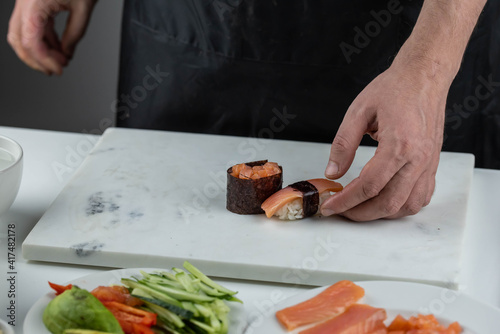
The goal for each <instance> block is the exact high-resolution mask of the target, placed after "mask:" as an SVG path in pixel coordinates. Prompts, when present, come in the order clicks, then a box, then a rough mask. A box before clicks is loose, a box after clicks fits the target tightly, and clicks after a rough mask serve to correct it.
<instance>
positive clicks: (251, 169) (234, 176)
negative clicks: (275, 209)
mask: <svg viewBox="0 0 500 334" xmlns="http://www.w3.org/2000/svg"><path fill="white" fill-rule="evenodd" d="M282 185H283V169H282V167H281V166H279V165H278V164H277V163H276V162H268V161H267V160H261V161H253V162H247V163H243V164H238V165H235V166H233V167H231V168H229V169H228V170H227V195H226V208H227V209H228V210H229V211H231V212H234V213H237V214H242V215H247V214H258V213H264V211H263V210H262V208H261V207H260V206H261V205H262V203H263V202H264V201H265V200H266V199H267V198H268V197H269V196H271V195H272V194H274V193H275V192H277V191H278V190H280V189H281V187H282Z"/></svg>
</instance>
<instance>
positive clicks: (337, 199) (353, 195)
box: [321, 65, 447, 221]
mask: <svg viewBox="0 0 500 334" xmlns="http://www.w3.org/2000/svg"><path fill="white" fill-rule="evenodd" d="M446 95H447V89H446V87H440V85H439V84H438V83H436V82H434V81H432V80H429V79H428V78H425V77H423V76H422V74H421V72H420V68H419V67H418V66H417V68H416V69H409V68H400V67H397V65H394V66H393V67H391V68H390V69H388V70H387V71H386V72H384V73H382V74H381V75H379V76H378V77H377V78H375V80H373V81H372V82H371V83H370V84H369V85H368V86H367V87H366V88H365V89H364V90H363V91H362V92H361V93H360V94H359V95H358V97H357V98H356V99H355V100H354V102H353V103H352V104H351V106H350V107H349V109H348V110H347V113H346V115H345V117H344V120H343V122H342V124H341V126H340V128H339V130H338V132H337V135H336V136H335V139H334V141H333V144H332V148H331V154H330V162H329V165H328V167H327V170H326V173H325V174H326V176H327V177H329V178H335V179H336V178H339V177H341V176H342V175H344V174H345V172H346V171H347V170H348V169H349V167H350V165H351V163H352V161H353V159H354V154H355V152H356V149H357V148H358V146H359V143H360V141H361V138H362V137H363V135H364V134H365V133H369V134H370V135H371V136H372V138H373V139H375V140H377V141H378V142H379V145H378V148H377V150H376V152H375V155H374V156H373V158H372V159H371V160H370V161H369V162H368V163H367V164H366V166H364V168H363V170H362V171H361V173H360V175H359V177H358V178H356V179H355V180H353V181H352V182H351V183H349V184H348V185H347V186H346V187H345V188H344V190H342V191H341V192H339V193H337V194H335V195H334V196H333V197H332V198H330V199H328V200H327V201H325V203H324V204H323V206H322V210H321V212H322V213H323V214H324V215H330V214H332V213H337V214H341V215H343V216H345V217H347V218H349V219H352V220H357V221H365V220H372V219H378V218H397V217H402V216H407V215H410V214H416V213H417V212H419V211H420V209H421V208H422V207H424V206H426V205H427V204H429V202H430V200H431V196H432V193H433V191H434V177H435V175H436V170H437V167H438V162H439V152H440V150H441V145H442V140H443V126H444V109H445V104H446Z"/></svg>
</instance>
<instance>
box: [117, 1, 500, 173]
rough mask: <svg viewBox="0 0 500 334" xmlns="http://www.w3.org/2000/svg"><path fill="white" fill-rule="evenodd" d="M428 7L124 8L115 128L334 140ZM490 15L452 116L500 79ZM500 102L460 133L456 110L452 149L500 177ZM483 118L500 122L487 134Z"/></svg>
mask: <svg viewBox="0 0 500 334" xmlns="http://www.w3.org/2000/svg"><path fill="white" fill-rule="evenodd" d="M421 2H422V1H416V0H414V1H412V0H384V1H380V0H374V1H367V0H351V1H329V0H323V1H319V0H318V1H308V0H303V1H290V0H214V1H205V0H170V1H167V0H148V1H141V0H127V1H125V7H124V14H123V28H122V29H123V30H122V52H121V59H120V82H119V101H120V102H119V104H118V105H117V125H118V126H124V127H134V128H146V129H163V130H172V131H187V132H201V133H213V134H227V135H239V136H253V137H264V138H282V139H293V140H304V141H316V142H331V141H332V140H333V138H334V136H335V132H336V130H337V129H338V127H339V125H340V123H341V121H342V118H343V116H344V113H345V111H346V110H347V108H348V107H349V105H350V103H351V102H352V101H353V100H354V98H355V97H356V96H357V94H358V93H359V92H360V91H361V90H362V89H363V88H364V87H365V86H366V85H367V84H368V83H369V82H370V81H371V80H372V79H374V78H375V77H376V76H377V75H378V74H380V73H381V72H383V71H384V70H385V69H387V68H388V67H389V66H390V64H391V62H392V60H393V58H394V56H395V55H396V53H397V51H398V50H399V48H400V47H401V45H402V44H403V43H404V41H405V40H406V38H407V37H408V36H409V34H410V33H411V29H412V27H413V26H414V24H415V22H416V19H417V17H418V14H419V11H420V8H421ZM487 6H489V7H488V8H489V9H488V8H487V10H486V13H485V14H483V17H482V19H481V21H482V22H481V24H482V25H481V26H480V27H479V29H477V31H476V32H475V33H474V35H475V36H474V40H473V41H472V42H471V47H470V48H469V49H468V51H467V55H466V57H465V60H464V66H463V68H462V70H461V72H460V73H459V76H458V77H457V80H456V81H455V83H454V86H453V88H452V90H451V92H450V99H449V103H448V104H449V105H450V106H453V103H461V104H463V101H464V96H468V95H470V94H471V92H472V93H473V92H474V89H475V86H474V82H476V81H477V80H476V79H477V78H478V77H479V75H482V76H483V77H484V78H485V79H486V80H488V74H489V73H493V70H495V71H496V73H493V74H492V75H493V81H500V79H499V76H498V74H499V73H498V66H495V65H498V62H499V59H498V57H496V58H495V57H493V56H494V55H495V53H494V52H496V55H498V45H499V44H498V40H497V41H496V42H497V43H496V44H495V41H494V37H495V36H496V38H498V37H499V35H500V34H499V32H498V30H499V27H498V22H497V25H496V26H495V29H496V31H495V33H496V34H494V33H493V32H494V31H493V30H494V29H492V24H493V20H498V18H499V17H500V15H498V14H499V13H498V8H497V7H499V6H498V5H497V4H491V3H490V4H488V5H487ZM493 7H495V8H493ZM493 49H495V50H493ZM495 79H499V80H495ZM475 80H476V81H475ZM481 92H482V91H481ZM499 92H500V89H496V90H495V91H494V92H493V93H494V94H493V93H492V94H490V95H491V96H490V97H488V98H487V99H483V100H481V101H479V102H480V106H478V107H477V110H474V111H473V112H471V113H469V114H468V115H465V116H467V117H465V116H462V122H461V124H460V126H458V127H457V126H456V124H457V122H458V121H456V120H455V118H456V115H457V113H458V111H454V110H453V109H451V111H450V112H449V115H450V116H449V117H447V133H446V134H447V138H446V141H445V146H444V148H445V149H447V150H453V151H466V152H473V153H475V154H476V159H477V163H478V165H480V166H486V165H488V166H489V167H497V168H500V156H499V154H493V155H494V156H495V157H491V151H492V150H495V149H498V148H500V143H499V139H498V138H500V136H499V135H497V133H495V132H496V131H497V130H498V129H500V112H499V110H498V108H499V107H500V104H499V103H498V96H499ZM456 101H458V102H456ZM476 114H477V116H476ZM484 114H487V115H488V117H491V118H495V117H496V121H495V123H493V122H491V121H490V123H488V124H487V125H488V128H487V129H486V128H484V126H485V125H483V124H479V123H480V122H481V120H483V119H484ZM450 117H451V118H450ZM476 118H477V119H476ZM451 120H453V123H452V121H451ZM469 120H470V121H469ZM472 120H474V121H473V122H472ZM483 122H484V121H483ZM485 124H486V123H485ZM478 126H479V127H478ZM455 127H456V129H455ZM483 129H484V130H483ZM495 129H497V130H495ZM483 131H485V132H483ZM488 131H489V132H488ZM495 138H496V142H492V140H493V139H495ZM369 141H370V139H367V141H366V142H364V143H365V144H368V143H369ZM464 141H467V142H466V143H464ZM472 142H473V143H474V145H473V144H472ZM497 152H498V151H497Z"/></svg>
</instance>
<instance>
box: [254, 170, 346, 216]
mask: <svg viewBox="0 0 500 334" xmlns="http://www.w3.org/2000/svg"><path fill="white" fill-rule="evenodd" d="M340 190H342V185H341V184H340V183H338V182H335V181H331V180H327V179H312V180H308V181H300V182H296V183H294V184H291V185H289V186H288V187H286V188H283V189H281V190H280V191H278V192H276V193H274V194H272V195H271V196H270V197H268V198H267V199H266V200H265V201H264V203H262V206H261V208H262V210H264V212H265V213H266V216H267V217H268V218H271V217H272V216H278V218H279V219H283V220H295V219H302V218H305V217H310V216H313V215H315V214H316V213H318V210H319V207H320V206H321V204H322V203H323V201H324V200H326V199H327V198H328V197H330V196H331V192H337V191H340Z"/></svg>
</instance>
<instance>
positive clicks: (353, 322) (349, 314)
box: [299, 304, 387, 334]
mask: <svg viewBox="0 0 500 334" xmlns="http://www.w3.org/2000/svg"><path fill="white" fill-rule="evenodd" d="M386 318H387V314H386V312H385V310H384V309H382V308H376V307H372V306H369V305H365V304H354V305H351V306H350V307H349V308H347V310H345V312H344V313H342V314H340V315H338V316H336V317H335V318H332V319H330V320H327V321H325V322H322V323H320V324H319V325H317V326H314V327H311V328H309V329H306V330H305V331H302V332H299V334H333V333H335V334H371V333H373V332H375V333H379V331H380V330H383V329H384V320H385V319H386Z"/></svg>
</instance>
